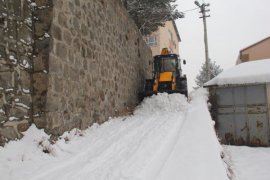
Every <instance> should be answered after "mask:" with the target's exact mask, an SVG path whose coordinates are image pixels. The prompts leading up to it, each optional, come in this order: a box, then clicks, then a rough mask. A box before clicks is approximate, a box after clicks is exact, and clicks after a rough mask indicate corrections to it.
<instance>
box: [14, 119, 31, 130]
mask: <svg viewBox="0 0 270 180" xmlns="http://www.w3.org/2000/svg"><path fill="white" fill-rule="evenodd" d="M29 127H30V123H29V122H28V121H26V120H24V121H21V122H19V123H18V125H17V130H18V132H19V133H21V132H25V131H26V130H27V129H28V128H29Z"/></svg>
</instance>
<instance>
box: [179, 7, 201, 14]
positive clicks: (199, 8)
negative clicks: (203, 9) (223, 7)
mask: <svg viewBox="0 0 270 180" xmlns="http://www.w3.org/2000/svg"><path fill="white" fill-rule="evenodd" d="M197 9H200V8H199V7H198V8H193V9H189V10H185V11H182V12H183V13H185V12H190V11H194V10H197Z"/></svg>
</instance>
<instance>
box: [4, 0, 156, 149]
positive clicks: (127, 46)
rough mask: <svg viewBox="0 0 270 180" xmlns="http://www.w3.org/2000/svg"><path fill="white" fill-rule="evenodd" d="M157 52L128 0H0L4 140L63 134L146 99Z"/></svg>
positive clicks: (114, 114) (122, 110)
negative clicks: (32, 133) (41, 131)
mask: <svg viewBox="0 0 270 180" xmlns="http://www.w3.org/2000/svg"><path fill="white" fill-rule="evenodd" d="M151 57H152V56H151V50H150V49H149V48H148V47H147V46H146V44H145V43H144V41H143V39H142V37H141V35H140V34H139V32H138V30H137V28H136V25H135V24H134V23H133V21H132V20H131V19H130V18H129V16H128V14H127V12H126V10H125V8H124V7H123V5H122V3H121V0H87V1H85V0H36V1H35V2H31V1H29V0H28V1H27V0H17V1H15V0H12V1H10V0H3V1H0V123H1V124H0V139H1V140H0V142H1V144H3V143H4V142H5V141H6V140H7V139H14V138H18V137H21V132H22V131H25V130H26V129H27V128H28V127H29V125H30V124H31V123H35V124H36V125H37V126H38V127H39V128H45V129H46V131H47V132H49V133H52V134H54V135H60V134H61V133H63V132H64V131H66V130H70V129H72V128H75V127H77V128H82V129H84V128H86V127H87V126H89V125H91V124H93V123H95V122H98V123H102V122H104V121H106V120H107V119H108V117H109V116H117V115H119V114H121V113H122V112H124V111H126V110H127V108H129V107H132V106H134V105H135V104H136V103H137V102H138V98H137V94H138V92H139V91H140V90H141V89H142V88H143V83H144V79H145V77H146V76H149V74H150V73H151V67H150V65H149V60H151Z"/></svg>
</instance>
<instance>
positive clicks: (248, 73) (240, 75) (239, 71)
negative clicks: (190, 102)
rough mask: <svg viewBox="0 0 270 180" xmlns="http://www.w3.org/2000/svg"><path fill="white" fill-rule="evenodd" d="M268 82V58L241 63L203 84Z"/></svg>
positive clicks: (269, 77)
mask: <svg viewBox="0 0 270 180" xmlns="http://www.w3.org/2000/svg"><path fill="white" fill-rule="evenodd" d="M267 82H270V59H264V60H259V61H251V62H245V63H241V64H239V65H237V66H234V67H233V68H231V69H229V70H227V71H224V72H222V73H220V74H219V75H218V76H216V77H215V78H213V79H211V80H210V81H208V82H207V83H205V84H204V86H213V85H236V84H256V83H267Z"/></svg>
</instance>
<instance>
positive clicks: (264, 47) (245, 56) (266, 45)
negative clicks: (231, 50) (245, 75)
mask: <svg viewBox="0 0 270 180" xmlns="http://www.w3.org/2000/svg"><path fill="white" fill-rule="evenodd" d="M269 58H270V36H269V37H267V38H265V39H263V40H261V41H259V42H257V43H255V44H252V45H250V46H248V47H246V48H245V49H242V50H241V51H240V52H239V57H238V60H237V62H236V64H240V63H243V62H247V61H255V60H261V59H269Z"/></svg>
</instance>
